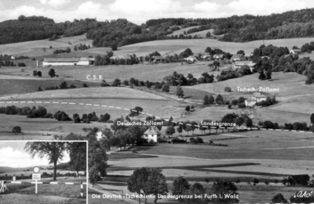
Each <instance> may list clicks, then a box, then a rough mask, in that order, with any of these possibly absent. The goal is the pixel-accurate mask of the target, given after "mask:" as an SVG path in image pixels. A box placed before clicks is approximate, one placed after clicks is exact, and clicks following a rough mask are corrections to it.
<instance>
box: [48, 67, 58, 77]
mask: <svg viewBox="0 0 314 204" xmlns="http://www.w3.org/2000/svg"><path fill="white" fill-rule="evenodd" d="M48 75H49V76H50V77H51V78H53V77H56V71H55V70H54V69H50V70H49V72H48Z"/></svg>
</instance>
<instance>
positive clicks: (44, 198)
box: [0, 140, 88, 204]
mask: <svg viewBox="0 0 314 204" xmlns="http://www.w3.org/2000/svg"><path fill="white" fill-rule="evenodd" d="M0 153H1V155H2V156H1V158H0V203H12V204H20V203H25V204H33V203H45V204H86V203H87V199H86V197H87V196H86V195H87V188H86V186H87V183H88V181H87V177H86V172H87V171H88V169H87V165H86V164H87V142H84V141H79V142H72V141H70V142H59V141H34V140H32V141H25V140H19V141H18V140H14V141H1V142H0Z"/></svg>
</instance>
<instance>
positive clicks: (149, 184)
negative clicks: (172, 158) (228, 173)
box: [127, 167, 239, 204]
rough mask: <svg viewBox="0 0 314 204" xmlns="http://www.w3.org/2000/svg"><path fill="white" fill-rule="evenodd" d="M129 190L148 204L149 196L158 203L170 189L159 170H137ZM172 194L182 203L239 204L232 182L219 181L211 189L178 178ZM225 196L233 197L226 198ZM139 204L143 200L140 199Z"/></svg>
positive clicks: (129, 181) (172, 187)
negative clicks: (210, 196) (208, 196)
mask: <svg viewBox="0 0 314 204" xmlns="http://www.w3.org/2000/svg"><path fill="white" fill-rule="evenodd" d="M127 185H128V190H129V191H130V192H134V193H137V194H138V195H142V196H143V197H144V203H145V204H146V203H147V197H148V196H149V195H153V196H154V203H157V201H158V199H159V196H160V195H166V194H167V193H168V192H169V190H170V189H168V185H167V183H166V177H165V176H164V175H163V174H162V172H161V169H158V168H146V167H143V168H140V169H136V170H135V171H134V172H133V174H132V175H131V176H130V178H129V179H128V181H127ZM171 190H172V194H173V195H175V196H178V198H179V199H178V200H179V201H181V202H188V203H190V202H192V203H218V202H219V203H238V202H239V199H238V193H237V190H238V189H237V187H236V185H234V184H233V183H231V182H224V181H217V182H214V183H213V185H212V186H211V187H210V188H208V189H207V188H205V187H204V186H203V185H202V184H201V183H194V184H193V185H191V184H190V183H189V182H188V181H187V180H186V179H185V178H184V177H177V178H176V179H175V180H174V181H173V184H172V186H171ZM205 194H208V195H212V194H216V195H217V198H214V199H210V198H206V197H205V196H204V195H205ZM225 194H230V195H233V197H232V196H230V197H229V198H225V196H224V195H225ZM138 201H139V203H141V199H140V198H139V200H138Z"/></svg>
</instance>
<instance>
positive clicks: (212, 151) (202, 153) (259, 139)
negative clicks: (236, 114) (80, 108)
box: [96, 130, 314, 203]
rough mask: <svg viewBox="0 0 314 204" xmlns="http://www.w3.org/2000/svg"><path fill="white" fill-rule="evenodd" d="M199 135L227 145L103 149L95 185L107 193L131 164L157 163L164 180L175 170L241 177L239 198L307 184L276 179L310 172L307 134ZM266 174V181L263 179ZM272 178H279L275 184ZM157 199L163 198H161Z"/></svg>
mask: <svg viewBox="0 0 314 204" xmlns="http://www.w3.org/2000/svg"><path fill="white" fill-rule="evenodd" d="M202 138H203V139H204V140H205V141H208V140H209V139H210V140H213V141H214V142H219V143H223V144H227V145H228V146H227V147H216V146H208V145H191V144H158V145H156V146H151V147H138V148H135V149H133V151H125V152H118V153H112V154H110V155H109V165H110V167H109V169H108V178H107V179H106V180H104V182H101V183H99V186H98V188H99V189H102V190H103V191H107V192H112V193H113V192H115V193H119V192H121V191H123V192H125V191H127V190H126V183H125V180H126V179H127V177H128V176H129V175H131V174H132V172H133V170H134V169H136V168H140V167H143V166H146V167H158V168H161V169H162V172H163V174H164V175H165V176H166V178H167V181H168V184H169V186H171V185H172V181H173V179H174V178H176V177H178V176H183V177H185V178H187V179H188V180H189V181H190V182H191V183H194V182H201V183H202V184H203V185H204V186H208V187H210V185H211V182H212V181H213V180H215V179H217V178H219V179H221V178H225V179H229V180H233V181H236V180H237V179H240V181H241V182H238V183H236V185H237V187H238V192H239V194H240V203H258V202H259V203H260V202H263V203H267V202H270V200H271V199H272V197H273V196H274V195H275V194H277V193H279V192H280V193H283V195H284V196H285V197H286V198H290V196H291V195H292V194H293V193H295V192H296V191H298V190H309V188H305V187H287V186H283V185H282V184H280V181H281V180H282V179H283V178H284V177H286V176H287V175H294V174H308V175H310V176H312V174H313V170H314V162H313V161H312V155H313V153H314V152H312V149H313V144H314V137H313V134H310V133H301V132H286V131H285V132H283V131H270V130H263V131H251V132H240V133H225V134H221V135H209V136H203V137H202ZM119 176H120V177H121V179H118V177H119ZM253 178H258V179H259V184H257V185H252V184H248V183H247V182H248V181H252V180H253ZM206 179H207V182H205V180H206ZM118 180H119V182H118ZM120 180H121V181H120ZM266 180H267V181H270V182H271V183H270V184H266V183H264V182H265V181H266ZM208 181H209V182H208ZM275 181H277V182H279V183H277V184H275V183H274V182H275ZM160 202H161V203H168V201H165V200H161V201H160ZM96 203H97V202H96ZM99 203H101V202H99Z"/></svg>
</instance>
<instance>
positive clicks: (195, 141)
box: [190, 137, 204, 144]
mask: <svg viewBox="0 0 314 204" xmlns="http://www.w3.org/2000/svg"><path fill="white" fill-rule="evenodd" d="M190 143H192V144H203V143H204V141H203V139H202V138H200V137H196V138H193V137H191V138H190Z"/></svg>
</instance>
